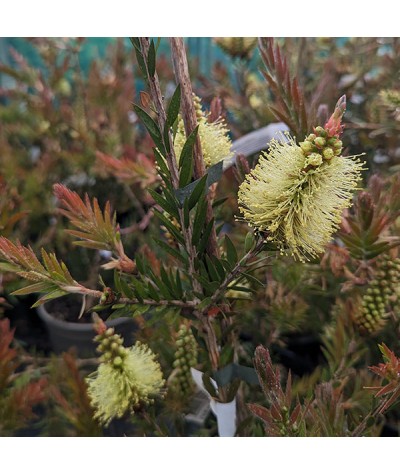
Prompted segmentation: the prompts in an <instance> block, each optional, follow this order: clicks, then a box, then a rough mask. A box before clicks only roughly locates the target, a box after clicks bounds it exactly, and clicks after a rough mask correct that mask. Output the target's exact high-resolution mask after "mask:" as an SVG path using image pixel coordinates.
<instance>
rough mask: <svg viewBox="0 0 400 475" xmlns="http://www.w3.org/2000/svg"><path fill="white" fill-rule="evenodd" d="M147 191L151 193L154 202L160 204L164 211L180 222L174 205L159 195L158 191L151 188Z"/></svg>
mask: <svg viewBox="0 0 400 475" xmlns="http://www.w3.org/2000/svg"><path fill="white" fill-rule="evenodd" d="M147 191H148V192H149V193H150V195H151V197H152V198H153V200H154V201H155V202H156V203H157V204H159V205H160V206H161V208H162V209H163V210H165V211H166V212H167V213H169V214H170V215H171V216H173V217H174V218H176V219H177V220H179V213H178V210H177V208H176V207H175V206H174V204H171V203H169V202H168V201H167V200H166V199H165V198H163V197H162V196H161V195H160V194H159V193H157V191H155V190H152V189H151V188H149V189H148V190H147Z"/></svg>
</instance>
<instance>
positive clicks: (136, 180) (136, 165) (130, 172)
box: [96, 152, 158, 189]
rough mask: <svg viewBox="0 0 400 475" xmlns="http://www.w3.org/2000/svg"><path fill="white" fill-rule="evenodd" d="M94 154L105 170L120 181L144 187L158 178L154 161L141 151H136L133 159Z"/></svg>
mask: <svg viewBox="0 0 400 475" xmlns="http://www.w3.org/2000/svg"><path fill="white" fill-rule="evenodd" d="M96 156H97V158H98V160H99V161H101V164H102V166H103V168H104V169H105V171H106V172H108V173H109V174H110V175H112V176H114V177H115V178H117V179H118V180H119V181H120V182H122V183H127V184H129V185H138V186H140V188H142V189H146V188H147V187H148V186H150V185H151V184H153V183H154V182H156V181H157V180H158V175H157V170H156V167H155V166H154V162H153V161H152V160H150V158H148V157H147V156H146V155H144V154H143V153H137V154H136V155H135V158H134V159H132V158H125V157H123V158H120V159H118V158H114V157H112V156H110V155H106V154H105V153H102V152H97V153H96Z"/></svg>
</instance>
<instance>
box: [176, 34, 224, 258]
mask: <svg viewBox="0 0 400 475" xmlns="http://www.w3.org/2000/svg"><path fill="white" fill-rule="evenodd" d="M170 43H171V53H172V61H173V64H174V73H175V78H176V80H177V82H178V83H179V84H180V86H181V104H182V105H181V110H182V117H183V122H184V125H185V132H186V136H187V137H188V136H189V135H190V134H191V133H192V132H193V130H194V129H195V128H196V127H197V117H196V110H195V107H194V102H193V89H192V83H191V82H190V76H189V67H188V63H187V57H186V50H185V44H184V42H183V38H170ZM193 158H194V167H193V168H194V178H195V179H196V180H197V179H199V178H201V177H202V176H204V175H205V173H206V168H205V164H204V160H203V152H202V150H201V143H200V137H199V135H197V138H196V143H195V147H194V157H193ZM205 199H206V200H207V215H206V221H207V223H209V222H210V221H211V220H212V218H213V210H212V205H211V198H210V195H209V194H207V195H206V198H205ZM207 251H208V254H209V255H212V256H216V257H218V256H219V249H218V245H217V234H216V231H215V226H213V229H212V230H211V233H210V237H209V241H208V243H207Z"/></svg>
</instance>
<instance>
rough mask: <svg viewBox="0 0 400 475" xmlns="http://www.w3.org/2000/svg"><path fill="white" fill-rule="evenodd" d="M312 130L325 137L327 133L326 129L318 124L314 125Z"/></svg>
mask: <svg viewBox="0 0 400 475" xmlns="http://www.w3.org/2000/svg"><path fill="white" fill-rule="evenodd" d="M314 132H315V133H316V134H317V135H318V136H319V137H326V136H327V135H328V134H327V132H326V130H325V129H324V128H323V127H321V126H320V125H319V126H318V127H315V129H314Z"/></svg>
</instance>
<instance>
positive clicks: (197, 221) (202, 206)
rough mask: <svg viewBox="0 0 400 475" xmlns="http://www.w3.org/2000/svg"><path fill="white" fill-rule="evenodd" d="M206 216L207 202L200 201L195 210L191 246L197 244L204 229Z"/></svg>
mask: <svg viewBox="0 0 400 475" xmlns="http://www.w3.org/2000/svg"><path fill="white" fill-rule="evenodd" d="M206 215H207V201H206V200H205V199H203V200H201V201H200V203H199V204H198V206H197V209H196V215H195V218H194V222H193V235H192V244H193V245H194V246H196V245H197V244H198V242H199V239H200V236H201V232H202V231H203V229H204V225H205V221H206Z"/></svg>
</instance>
